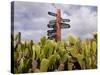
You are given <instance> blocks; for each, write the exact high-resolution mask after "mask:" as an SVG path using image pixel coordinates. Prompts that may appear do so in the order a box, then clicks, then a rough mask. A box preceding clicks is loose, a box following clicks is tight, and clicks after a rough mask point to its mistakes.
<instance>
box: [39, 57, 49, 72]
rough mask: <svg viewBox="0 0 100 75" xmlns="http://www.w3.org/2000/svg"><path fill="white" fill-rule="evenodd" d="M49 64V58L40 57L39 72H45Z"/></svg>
mask: <svg viewBox="0 0 100 75" xmlns="http://www.w3.org/2000/svg"><path fill="white" fill-rule="evenodd" d="M48 66H49V60H48V59H45V58H44V59H42V61H41V64H40V71H41V72H46V71H47V70H48Z"/></svg>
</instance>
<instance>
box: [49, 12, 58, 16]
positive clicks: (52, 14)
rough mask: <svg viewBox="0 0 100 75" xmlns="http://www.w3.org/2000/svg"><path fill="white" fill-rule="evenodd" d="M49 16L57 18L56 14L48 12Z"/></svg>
mask: <svg viewBox="0 0 100 75" xmlns="http://www.w3.org/2000/svg"><path fill="white" fill-rule="evenodd" d="M48 14H49V15H51V16H57V14H55V13H53V12H48Z"/></svg>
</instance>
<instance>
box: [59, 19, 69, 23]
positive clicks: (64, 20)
mask: <svg viewBox="0 0 100 75" xmlns="http://www.w3.org/2000/svg"><path fill="white" fill-rule="evenodd" d="M61 21H62V22H70V19H61Z"/></svg>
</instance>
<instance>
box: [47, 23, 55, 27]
mask: <svg viewBox="0 0 100 75" xmlns="http://www.w3.org/2000/svg"><path fill="white" fill-rule="evenodd" d="M47 26H48V27H49V28H54V27H55V26H56V23H49V24H48V25H47Z"/></svg>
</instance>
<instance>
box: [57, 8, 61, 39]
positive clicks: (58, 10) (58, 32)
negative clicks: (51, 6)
mask: <svg viewBox="0 0 100 75" xmlns="http://www.w3.org/2000/svg"><path fill="white" fill-rule="evenodd" d="M56 28H57V29H56V41H61V11H60V9H57V16H56Z"/></svg>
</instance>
